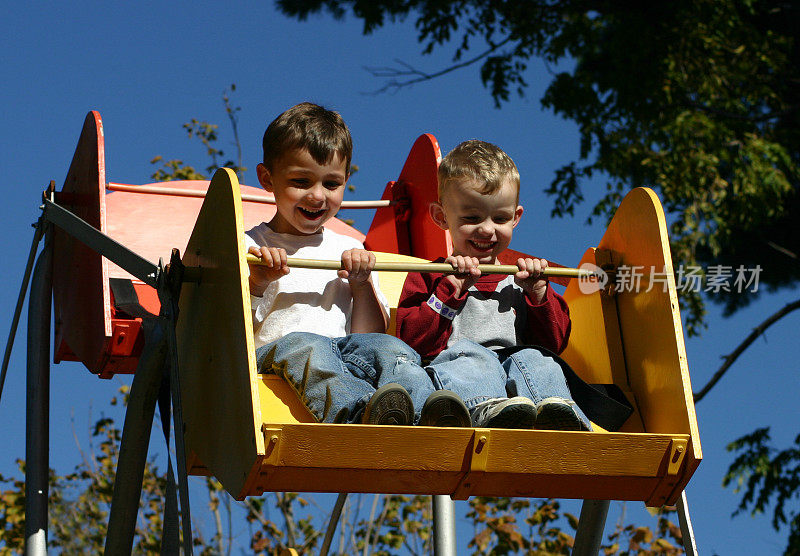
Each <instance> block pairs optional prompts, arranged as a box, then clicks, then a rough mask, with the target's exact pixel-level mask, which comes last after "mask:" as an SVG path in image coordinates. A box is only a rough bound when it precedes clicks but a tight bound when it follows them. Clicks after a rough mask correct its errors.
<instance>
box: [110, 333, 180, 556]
mask: <svg viewBox="0 0 800 556" xmlns="http://www.w3.org/2000/svg"><path fill="white" fill-rule="evenodd" d="M142 326H143V329H144V348H143V350H142V355H141V357H140V358H139V364H138V365H137V367H136V374H135V375H133V383H132V384H131V392H130V397H129V399H128V407H127V409H126V411H125V425H124V427H123V429H122V441H121V443H120V449H119V458H118V461H117V474H116V478H115V479H114V494H113V497H112V499H111V515H110V516H109V519H108V530H107V532H106V546H105V554H130V553H131V551H132V550H133V538H134V535H135V531H136V517H137V515H138V513H139V500H140V498H141V495H142V479H143V478H144V469H145V465H146V463H147V449H148V446H149V445H150V431H151V429H152V427H153V417H154V415H155V408H156V401H157V400H158V393H159V390H160V388H161V381H162V379H163V376H164V364H165V361H166V357H167V344H166V340H165V336H164V332H163V329H162V327H161V326H160V320H159V319H153V318H149V319H145V320H144V321H143V323H142ZM167 449H169V447H167Z"/></svg>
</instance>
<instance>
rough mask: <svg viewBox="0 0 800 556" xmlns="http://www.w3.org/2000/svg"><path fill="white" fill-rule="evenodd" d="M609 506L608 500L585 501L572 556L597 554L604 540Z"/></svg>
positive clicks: (594, 555)
mask: <svg viewBox="0 0 800 556" xmlns="http://www.w3.org/2000/svg"><path fill="white" fill-rule="evenodd" d="M608 506H609V501H608V500H584V501H583V505H582V506H581V517H580V519H579V521H578V531H577V532H576V533H575V546H574V547H573V548H572V556H589V555H591V556H597V553H598V552H599V551H600V544H602V542H603V530H604V529H605V527H606V517H607V516H608Z"/></svg>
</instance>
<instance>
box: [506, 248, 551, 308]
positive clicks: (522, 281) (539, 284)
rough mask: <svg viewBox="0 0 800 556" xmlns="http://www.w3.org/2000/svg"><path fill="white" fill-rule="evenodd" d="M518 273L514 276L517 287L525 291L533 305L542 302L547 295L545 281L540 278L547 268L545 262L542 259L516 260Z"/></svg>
mask: <svg viewBox="0 0 800 556" xmlns="http://www.w3.org/2000/svg"><path fill="white" fill-rule="evenodd" d="M517 267H518V268H519V272H517V273H516V274H515V275H514V279H515V281H516V282H517V284H519V286H520V287H521V288H522V289H523V290H525V293H526V294H528V297H529V298H530V299H531V301H533V302H534V303H535V304H537V305H538V304H539V303H541V302H542V301H543V300H544V296H545V294H546V293H547V279H545V278H544V277H543V276H542V272H544V269H545V268H547V261H546V260H544V259H531V258H528V259H523V258H519V259H517Z"/></svg>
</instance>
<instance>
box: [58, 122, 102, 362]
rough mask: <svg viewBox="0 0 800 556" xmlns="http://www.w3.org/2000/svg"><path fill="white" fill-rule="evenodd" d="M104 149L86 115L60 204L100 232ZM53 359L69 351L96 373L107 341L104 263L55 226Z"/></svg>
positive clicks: (99, 130)
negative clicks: (54, 346) (54, 331)
mask: <svg viewBox="0 0 800 556" xmlns="http://www.w3.org/2000/svg"><path fill="white" fill-rule="evenodd" d="M105 177H106V176H105V148H104V141H103V122H102V120H101V119H100V114H98V113H97V112H94V111H92V112H89V114H88V115H87V116H86V120H85V121H84V124H83V130H82V131H81V135H80V138H79V139H78V145H77V147H76V148H75V154H74V155H73V157H72V163H71V164H70V167H69V171H68V172H67V178H66V180H65V181H64V187H63V188H62V191H61V194H60V196H59V200H60V201H61V204H62V205H63V206H64V207H65V208H67V209H69V210H70V211H72V212H73V213H75V214H76V215H78V216H79V217H81V218H82V219H83V220H85V221H86V222H88V223H89V224H91V225H92V226H94V227H95V228H97V229H98V230H100V231H102V232H105V230H106V213H105ZM54 249H55V252H54V259H53V265H54V269H53V270H54V272H53V301H54V303H53V307H54V311H55V319H56V322H55V329H56V336H55V345H56V349H55V359H56V362H58V361H59V360H60V358H62V357H64V356H65V355H67V354H69V353H70V352H71V353H72V354H73V355H74V357H75V358H76V359H77V360H78V361H82V362H83V363H84V364H85V365H86V367H87V368H88V369H89V370H90V371H92V372H94V373H97V372H99V371H100V367H101V366H102V359H103V352H104V349H105V346H106V344H107V342H108V340H109V339H110V338H111V312H110V293H109V287H108V266H107V261H106V260H105V259H103V258H102V257H100V256H99V255H98V254H97V253H95V252H94V251H92V250H91V249H89V248H88V247H86V246H85V245H83V244H82V243H80V242H79V241H77V240H75V239H73V238H72V237H70V236H69V235H68V234H66V233H64V232H63V231H61V230H60V229H59V228H55V230H54Z"/></svg>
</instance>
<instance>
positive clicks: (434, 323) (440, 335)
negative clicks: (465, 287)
mask: <svg viewBox="0 0 800 556" xmlns="http://www.w3.org/2000/svg"><path fill="white" fill-rule="evenodd" d="M454 294H455V287H454V286H453V285H452V284H451V283H450V282H449V281H448V280H446V279H444V275H442V274H429V273H424V274H421V273H419V272H409V273H408V276H407V277H406V281H405V283H404V284H403V292H402V293H401V294H400V301H399V303H398V304H397V337H398V338H400V339H401V340H403V341H404V342H405V343H407V344H408V345H409V346H411V347H412V348H414V349H415V350H416V351H417V353H419V354H420V357H422V358H423V359H432V358H433V357H436V356H437V355H438V354H439V352H440V351H442V350H443V349H444V348H446V347H447V340H448V339H449V338H450V334H451V333H452V331H453V317H454V316H455V315H456V313H457V312H458V309H459V308H460V307H461V306H462V305H463V304H464V302H465V301H466V299H467V292H463V294H462V295H461V296H459V297H456V296H455V295H454Z"/></svg>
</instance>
